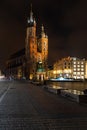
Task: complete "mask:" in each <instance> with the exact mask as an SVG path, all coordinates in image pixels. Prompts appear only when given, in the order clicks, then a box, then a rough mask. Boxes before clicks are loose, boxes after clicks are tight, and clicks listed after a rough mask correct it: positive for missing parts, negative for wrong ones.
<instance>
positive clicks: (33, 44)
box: [25, 9, 48, 80]
mask: <svg viewBox="0 0 87 130" xmlns="http://www.w3.org/2000/svg"><path fill="white" fill-rule="evenodd" d="M36 30H37V28H36V21H35V19H34V17H33V12H32V9H31V11H30V18H28V19H27V29H26V44H25V55H26V61H27V63H26V71H27V74H28V75H29V78H30V79H32V78H36V79H37V80H40V79H41V80H44V78H46V70H47V60H48V36H47V35H46V34H45V32H44V26H43V25H42V27H41V34H40V35H39V36H37V34H36V32H37V31H36Z"/></svg>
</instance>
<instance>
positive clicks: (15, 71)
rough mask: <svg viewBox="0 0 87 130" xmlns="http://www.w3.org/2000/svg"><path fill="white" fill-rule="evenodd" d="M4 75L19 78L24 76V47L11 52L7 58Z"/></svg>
mask: <svg viewBox="0 0 87 130" xmlns="http://www.w3.org/2000/svg"><path fill="white" fill-rule="evenodd" d="M6 75H7V76H8V77H9V76H11V77H14V78H19V79H20V78H23V77H25V49H22V50H20V51H18V52H16V53H14V54H12V55H11V56H10V58H9V59H8V60H7V62H6Z"/></svg>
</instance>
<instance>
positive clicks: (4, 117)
mask: <svg viewBox="0 0 87 130" xmlns="http://www.w3.org/2000/svg"><path fill="white" fill-rule="evenodd" d="M0 130H87V105H83V104H78V103H75V102H72V101H69V100H67V99H65V98H64V97H60V96H58V95H54V94H51V93H49V92H47V91H45V90H44V89H43V88H42V87H41V86H35V85H33V84H30V83H29V82H24V81H20V82H18V81H10V82H0Z"/></svg>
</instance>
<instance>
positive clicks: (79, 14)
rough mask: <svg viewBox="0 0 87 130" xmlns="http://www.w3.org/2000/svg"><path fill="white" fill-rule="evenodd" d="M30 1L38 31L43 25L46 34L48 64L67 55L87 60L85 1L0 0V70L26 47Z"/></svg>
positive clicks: (86, 10) (86, 1)
mask: <svg viewBox="0 0 87 130" xmlns="http://www.w3.org/2000/svg"><path fill="white" fill-rule="evenodd" d="M31 3H32V6H33V9H32V10H33V14H34V17H35V19H36V22H37V34H39V33H40V30H41V25H42V24H43V25H44V27H45V32H46V33H47V35H48V37H49V59H48V60H49V64H52V63H53V62H55V61H56V60H58V59H60V58H62V57H67V56H76V57H78V58H86V59H87V0H31V1H30V0H18V1H16V0H1V1H0V69H2V68H4V65H5V62H6V60H7V58H8V57H9V56H10V55H11V54H12V53H15V52H16V51H18V50H20V49H22V48H24V46H25V36H26V20H27V17H28V16H29V15H30V4H31Z"/></svg>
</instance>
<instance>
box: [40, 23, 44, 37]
mask: <svg viewBox="0 0 87 130" xmlns="http://www.w3.org/2000/svg"><path fill="white" fill-rule="evenodd" d="M41 36H42V37H45V32H44V26H43V24H42V26H41Z"/></svg>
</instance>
